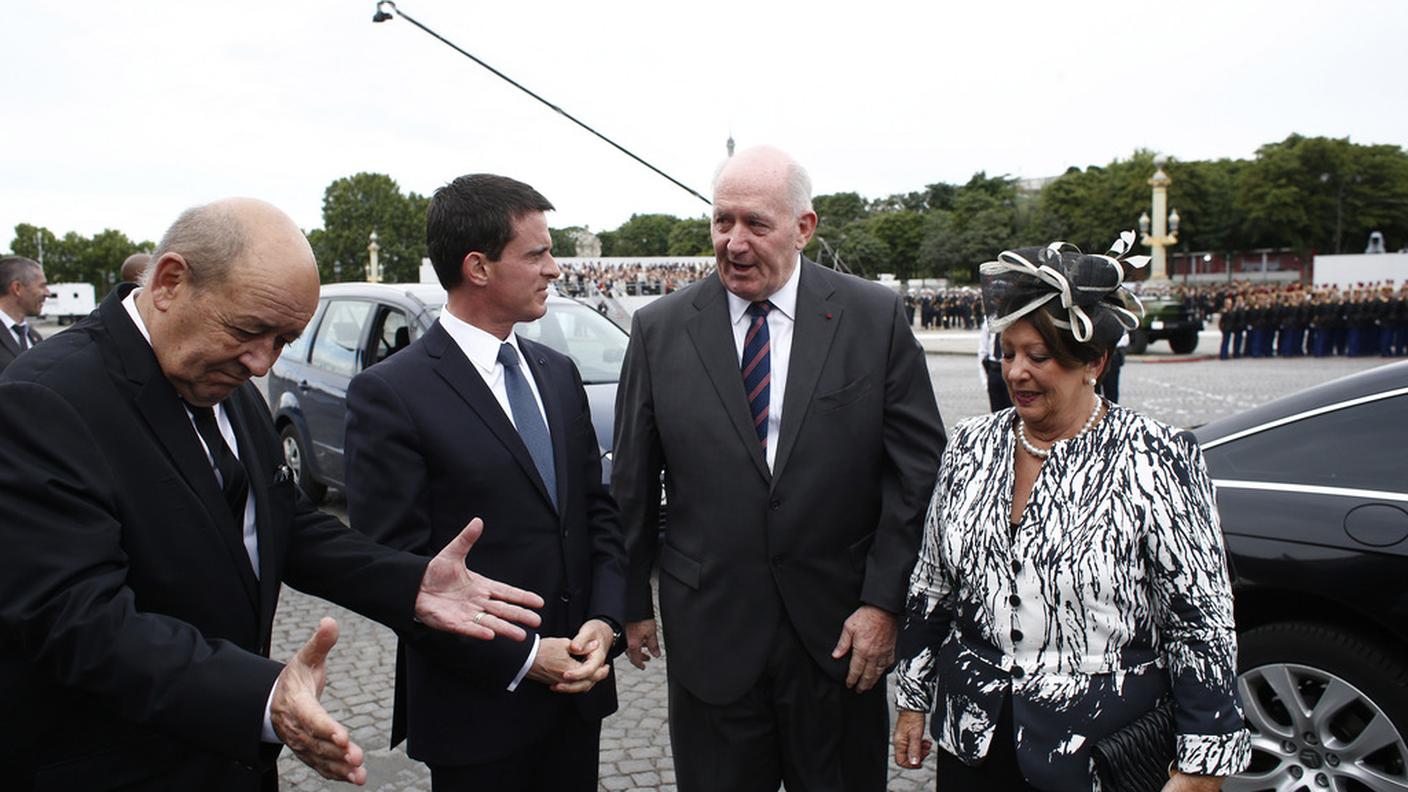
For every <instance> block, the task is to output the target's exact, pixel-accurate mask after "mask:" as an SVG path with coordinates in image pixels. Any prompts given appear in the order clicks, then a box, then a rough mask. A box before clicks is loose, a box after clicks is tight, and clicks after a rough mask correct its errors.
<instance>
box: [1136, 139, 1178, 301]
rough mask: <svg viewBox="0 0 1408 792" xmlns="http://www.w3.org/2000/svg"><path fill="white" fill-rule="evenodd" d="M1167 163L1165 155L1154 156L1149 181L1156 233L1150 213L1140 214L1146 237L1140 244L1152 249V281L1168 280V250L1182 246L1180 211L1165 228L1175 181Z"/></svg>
mask: <svg viewBox="0 0 1408 792" xmlns="http://www.w3.org/2000/svg"><path fill="white" fill-rule="evenodd" d="M1166 162H1168V158H1167V157H1165V156H1164V155H1162V154H1160V155H1158V156H1157V157H1154V168H1155V170H1154V175H1153V176H1152V177H1150V178H1149V185H1150V186H1151V187H1153V188H1154V198H1153V202H1154V219H1153V223H1154V233H1152V234H1150V233H1149V213H1148V212H1144V213H1143V214H1141V215H1139V233H1140V234H1142V235H1143V236H1142V238H1141V239H1140V240H1139V241H1140V242H1141V243H1143V245H1144V246H1145V247H1147V248H1150V250H1151V253H1152V256H1151V257H1152V259H1153V261H1152V263H1151V264H1150V267H1149V280H1168V258H1167V255H1166V254H1165V253H1164V248H1167V247H1169V246H1171V245H1176V244H1178V221H1179V217H1178V210H1177V209H1174V210H1173V211H1172V212H1169V213H1168V225H1167V226H1165V225H1164V210H1165V209H1166V208H1167V207H1168V185H1169V183H1170V182H1172V181H1173V180H1172V179H1170V178H1169V177H1168V174H1167V173H1164V164H1165V163H1166ZM1166 229H1167V230H1166Z"/></svg>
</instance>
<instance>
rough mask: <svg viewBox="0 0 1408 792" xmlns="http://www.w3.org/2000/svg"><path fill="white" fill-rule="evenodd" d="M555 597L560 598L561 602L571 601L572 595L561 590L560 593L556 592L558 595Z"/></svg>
mask: <svg viewBox="0 0 1408 792" xmlns="http://www.w3.org/2000/svg"><path fill="white" fill-rule="evenodd" d="M557 598H558V599H560V600H562V601H563V602H571V601H572V595H571V594H568V593H567V592H565V591H564V592H562V593H561V594H558V595H557Z"/></svg>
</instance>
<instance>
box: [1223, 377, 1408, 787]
mask: <svg viewBox="0 0 1408 792" xmlns="http://www.w3.org/2000/svg"><path fill="white" fill-rule="evenodd" d="M1196 434H1197V436H1198V439H1199V442H1200V443H1201V444H1202V446H1203V450H1204V453H1205V455H1206V457H1207V463H1208V470H1209V471H1210V472H1211V474H1212V477H1213V480H1214V482H1215V483H1216V485H1217V500H1218V511H1219V513H1220V516H1221V518H1222V529H1223V533H1224V534H1225V536H1226V541H1227V549H1228V553H1229V556H1230V560H1231V565H1232V568H1233V589H1234V592H1235V594H1236V618H1237V631H1238V641H1239V655H1238V671H1239V687H1240V691H1241V695H1242V700H1243V706H1244V708H1245V712H1246V717H1247V725H1248V726H1249V727H1250V728H1251V729H1252V733H1253V739H1252V747H1253V755H1252V765H1251V767H1250V768H1249V769H1248V771H1247V772H1246V773H1244V774H1242V775H1241V776H1238V777H1236V778H1231V779H1228V781H1227V783H1226V785H1225V787H1224V788H1225V789H1228V790H1256V789H1278V790H1295V789H1305V790H1320V789H1332V790H1381V789H1400V790H1402V789H1408V767H1405V765H1408V747H1405V743H1404V739H1405V735H1408V363H1396V364H1392V365H1387V366H1380V367H1378V368H1375V369H1371V370H1369V371H1366V372H1363V373H1360V374H1356V375H1353V376H1350V377H1346V378H1343V379H1339V380H1336V381H1334V382H1330V383H1327V384H1325V385H1321V386H1318V387H1314V388H1310V389H1308V390H1305V391H1301V392H1300V393H1297V394H1294V395H1292V396H1288V397H1286V398H1283V399H1279V400H1277V401H1274V402H1271V403H1270V404H1266V405H1263V406H1261V407H1258V408H1256V409H1253V410H1250V411H1248V412H1245V413H1241V414H1239V415H1236V416H1232V417H1229V418H1225V419H1222V420H1219V421H1216V422H1213V423H1210V424H1207V425H1206V426H1203V427H1200V428H1199V429H1197V430H1196Z"/></svg>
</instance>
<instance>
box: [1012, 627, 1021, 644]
mask: <svg viewBox="0 0 1408 792" xmlns="http://www.w3.org/2000/svg"><path fill="white" fill-rule="evenodd" d="M1021 642H1022V631H1021V630H1013V631H1012V643H1021Z"/></svg>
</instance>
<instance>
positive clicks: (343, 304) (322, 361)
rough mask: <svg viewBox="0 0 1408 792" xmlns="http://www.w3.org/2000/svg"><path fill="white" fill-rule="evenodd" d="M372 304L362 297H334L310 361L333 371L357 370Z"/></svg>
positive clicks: (314, 342)
mask: <svg viewBox="0 0 1408 792" xmlns="http://www.w3.org/2000/svg"><path fill="white" fill-rule="evenodd" d="M371 313H372V304H371V303H369V302H363V301H361V300H331V301H329V302H328V307H327V308H326V309H325V310H324V314H325V315H324V316H323V321H322V323H321V324H319V325H318V334H317V337H316V338H314V339H313V355H312V358H311V360H310V362H311V363H312V364H313V365H314V366H317V367H318V368H320V369H324V370H326V371H329V372H331V373H333V374H340V375H342V376H344V377H350V376H352V375H353V374H356V373H357V345H358V344H359V343H360V342H361V340H362V338H363V337H364V331H365V330H366V328H367V319H368V318H369V317H370V316H371Z"/></svg>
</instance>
